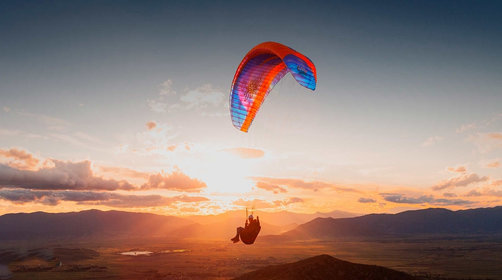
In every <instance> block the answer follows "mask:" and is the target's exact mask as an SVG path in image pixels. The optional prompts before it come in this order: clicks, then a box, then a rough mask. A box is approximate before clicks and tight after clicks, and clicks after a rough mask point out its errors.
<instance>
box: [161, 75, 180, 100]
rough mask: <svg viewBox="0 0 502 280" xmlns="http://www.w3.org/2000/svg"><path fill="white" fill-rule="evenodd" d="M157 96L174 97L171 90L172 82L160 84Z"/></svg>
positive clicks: (174, 92) (173, 91) (173, 92)
mask: <svg viewBox="0 0 502 280" xmlns="http://www.w3.org/2000/svg"><path fill="white" fill-rule="evenodd" d="M159 95H161V96H162V95H176V91H175V90H174V89H173V81H172V80H170V79H168V80H167V81H164V82H162V84H160V91H159Z"/></svg>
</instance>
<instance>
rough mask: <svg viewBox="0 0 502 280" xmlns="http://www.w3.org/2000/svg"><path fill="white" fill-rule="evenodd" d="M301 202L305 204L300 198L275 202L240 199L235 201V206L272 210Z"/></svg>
mask: <svg viewBox="0 0 502 280" xmlns="http://www.w3.org/2000/svg"><path fill="white" fill-rule="evenodd" d="M301 202H304V200H303V199H302V198H299V197H290V198H288V199H283V200H274V201H271V202H270V201H266V200H262V199H253V200H244V199H242V198H240V199H238V200H236V201H234V202H233V204H234V205H237V206H245V207H248V208H258V209H271V208H277V207H281V206H287V205H290V204H294V203H301Z"/></svg>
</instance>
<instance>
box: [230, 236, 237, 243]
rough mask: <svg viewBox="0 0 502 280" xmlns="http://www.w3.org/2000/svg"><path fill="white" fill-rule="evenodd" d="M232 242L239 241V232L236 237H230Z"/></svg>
mask: <svg viewBox="0 0 502 280" xmlns="http://www.w3.org/2000/svg"><path fill="white" fill-rule="evenodd" d="M230 240H232V242H234V243H237V242H239V235H238V234H237V235H236V236H235V237H234V238H232V239H230Z"/></svg>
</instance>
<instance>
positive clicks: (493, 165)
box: [485, 160, 500, 168]
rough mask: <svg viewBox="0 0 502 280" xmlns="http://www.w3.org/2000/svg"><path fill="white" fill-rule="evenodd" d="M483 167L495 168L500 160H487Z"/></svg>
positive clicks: (498, 165)
mask: <svg viewBox="0 0 502 280" xmlns="http://www.w3.org/2000/svg"><path fill="white" fill-rule="evenodd" d="M485 167H487V168H497V167H500V161H498V160H496V161H492V162H489V163H487V164H486V165H485Z"/></svg>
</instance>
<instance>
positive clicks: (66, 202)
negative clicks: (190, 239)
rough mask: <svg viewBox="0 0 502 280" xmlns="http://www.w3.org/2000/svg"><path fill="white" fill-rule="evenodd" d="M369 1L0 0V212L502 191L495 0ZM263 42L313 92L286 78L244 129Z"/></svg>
mask: <svg viewBox="0 0 502 280" xmlns="http://www.w3.org/2000/svg"><path fill="white" fill-rule="evenodd" d="M373 2H374V1H343V2H342V1H315V3H314V2H309V1H299V2H295V1H283V2H278V1H277V2H275V4H272V3H269V1H253V2H252V5H251V2H250V3H248V5H251V6H248V5H244V4H236V3H234V2H233V1H200V2H199V1H176V2H174V1H173V2H171V1H159V2H156V1H148V2H142V1H50V2H42V1H2V2H0V42H1V43H0V214H4V213H10V212H33V211H48V212H62V211H65V212H66V211H78V210H84V209H91V208H96V209H119V210H126V211H142V212H152V213H159V214H174V215H192V214H205V213H221V212H223V211H226V210H230V209H244V207H245V206H249V207H255V208H256V209H260V210H264V211H279V210H289V211H294V212H309V213H311V212H316V211H322V212H327V211H332V210H343V211H349V212H354V213H372V212H389V213H393V212H398V211H401V210H405V209H417V208H427V207H447V208H450V209H463V208H474V207H489V206H495V205H502V202H501V200H502V78H501V77H502V14H501V13H502V12H501V11H502V4H501V3H500V2H497V1H476V2H474V1H387V2H385V3H386V5H379V4H377V3H373ZM404 2H405V3H404ZM264 41H276V42H280V43H282V44H285V45H288V46H290V47H292V48H294V49H295V50H297V51H299V52H301V53H303V54H305V55H306V56H308V57H309V58H310V59H311V60H312V61H313V62H314V64H315V65H316V68H317V76H318V81H317V82H318V83H317V88H316V90H315V91H314V92H311V91H309V90H306V89H305V88H303V87H301V86H300V85H299V84H298V83H297V82H296V81H295V80H294V79H293V78H292V77H291V75H287V76H286V77H285V78H284V79H283V80H281V81H280V82H279V83H278V84H277V85H276V87H275V88H274V89H273V90H272V92H271V93H270V95H269V96H268V98H267V99H266V101H265V103H264V105H263V106H262V108H261V110H260V112H259V113H258V114H257V117H256V118H255V120H254V122H253V124H252V126H251V128H250V130H249V133H243V132H240V131H238V130H237V129H235V128H234V127H233V126H232V122H231V120H230V115H229V104H228V103H229V93H230V86H231V83H232V79H233V76H234V73H235V71H236V68H237V66H238V64H239V63H240V61H241V59H242V58H243V56H244V55H245V54H246V53H247V51H249V50H250V49H251V48H252V47H254V46H255V45H257V44H259V43H261V42H264Z"/></svg>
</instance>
